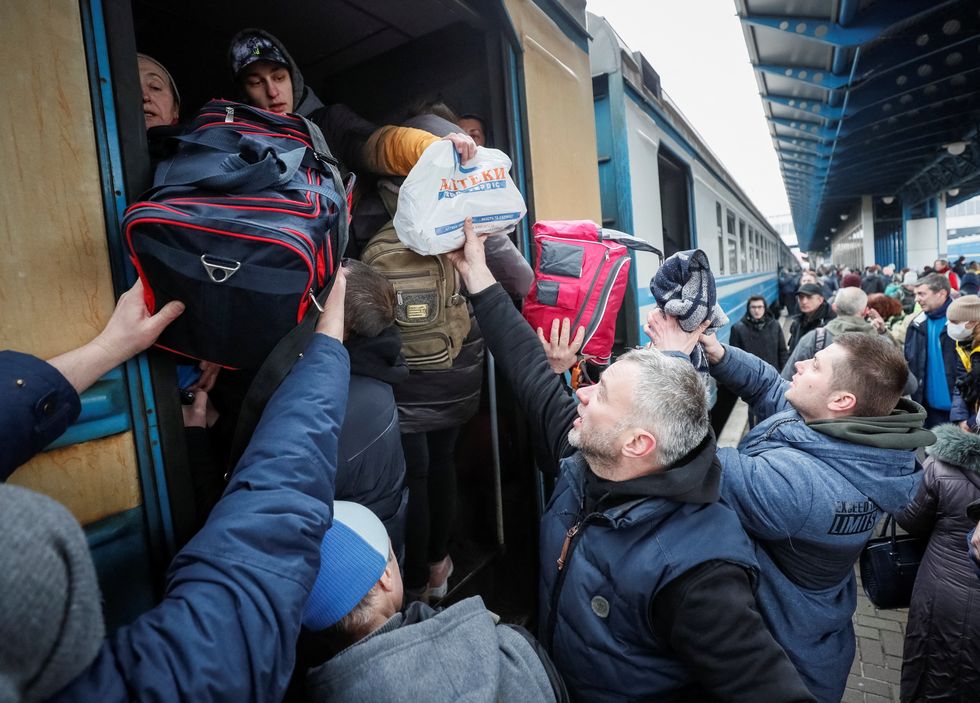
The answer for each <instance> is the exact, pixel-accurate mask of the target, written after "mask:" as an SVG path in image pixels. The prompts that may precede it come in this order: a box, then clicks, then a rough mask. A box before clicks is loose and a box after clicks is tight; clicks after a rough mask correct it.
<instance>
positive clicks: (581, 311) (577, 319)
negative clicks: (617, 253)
mask: <svg viewBox="0 0 980 703" xmlns="http://www.w3.org/2000/svg"><path fill="white" fill-rule="evenodd" d="M607 261H609V248H608V247H607V248H606V249H605V250H604V251H603V254H602V261H601V262H600V263H599V265H598V266H597V267H596V270H595V273H594V274H593V275H592V282H591V283H590V284H589V290H588V292H587V293H586V294H585V300H583V301H582V307H580V308H579V310H578V314H577V315H575V322H573V323H572V326H571V327H570V328H569V329H571V330H577V329H578V327H579V324H578V323H579V322H581V320H582V315H584V314H585V307H586V306H587V305H588V304H589V298H590V297H592V291H594V290H595V286H596V283H598V282H599V276H600V275H601V274H602V269H603V267H604V266H605V262H607Z"/></svg>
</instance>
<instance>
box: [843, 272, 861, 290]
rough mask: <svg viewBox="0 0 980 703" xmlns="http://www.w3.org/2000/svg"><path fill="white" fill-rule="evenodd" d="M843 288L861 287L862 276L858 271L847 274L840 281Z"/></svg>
mask: <svg viewBox="0 0 980 703" xmlns="http://www.w3.org/2000/svg"><path fill="white" fill-rule="evenodd" d="M840 287H841V288H860V287H861V276H860V274H857V273H848V274H845V275H844V277H843V278H842V279H841V282H840Z"/></svg>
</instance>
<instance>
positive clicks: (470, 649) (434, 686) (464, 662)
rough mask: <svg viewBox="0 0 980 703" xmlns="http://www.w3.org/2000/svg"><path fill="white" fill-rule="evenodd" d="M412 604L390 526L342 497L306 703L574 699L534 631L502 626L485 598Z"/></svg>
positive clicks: (322, 579)
mask: <svg viewBox="0 0 980 703" xmlns="http://www.w3.org/2000/svg"><path fill="white" fill-rule="evenodd" d="M403 604H404V587H403V586H402V579H401V573H400V571H399V569H398V563H397V562H396V560H395V554H394V551H393V550H392V548H391V542H390V541H389V539H388V535H387V533H386V532H385V527H384V525H383V524H381V522H380V521H379V520H378V518H377V517H376V516H375V515H374V514H373V513H372V512H371V511H369V510H368V509H366V508H365V507H363V506H361V505H358V504H356V503H348V502H344V501H337V502H336V503H334V522H333V526H332V527H331V528H330V529H329V530H328V531H327V534H326V536H325V537H324V538H323V544H322V546H321V549H320V573H319V575H318V576H317V579H316V583H315V584H314V585H313V589H312V591H311V593H310V599H309V601H307V604H306V610H305V612H304V613H303V624H304V626H305V629H304V631H303V634H302V636H301V638H300V650H301V653H302V661H301V662H300V666H302V667H303V669H304V670H305V669H309V671H308V673H306V677H305V686H304V688H305V689H306V690H305V694H306V695H305V698H306V700H310V701H312V703H320V702H321V701H335V700H337V701H363V702H364V703H387V702H389V701H390V702H392V703H394V702H395V701H405V700H414V701H425V702H426V703H455V701H459V700H461V699H465V700H467V701H472V703H495V702H496V701H508V702H511V701H513V702H514V703H549V702H560V701H567V700H568V695H567V692H566V691H565V687H564V685H563V684H562V681H561V677H559V676H558V673H557V671H555V668H554V665H553V664H552V663H551V661H550V660H549V659H548V656H547V655H546V654H545V653H544V652H543V651H542V649H541V647H540V645H538V643H537V642H536V641H535V640H534V638H533V637H532V636H531V634H530V633H529V632H527V631H526V630H524V629H523V628H520V627H517V626H513V625H506V624H504V623H501V622H500V619H499V618H498V617H497V616H496V615H495V614H494V613H492V612H490V611H489V610H487V608H486V606H485V605H484V604H483V601H482V600H481V599H480V597H479V596H474V597H472V598H467V599H465V600H463V601H460V602H459V603H456V604H454V605H452V606H450V607H448V608H445V609H444V610H434V609H433V608H430V607H429V606H428V605H426V604H425V603H421V602H418V601H416V602H413V603H411V604H409V606H408V607H407V608H405V611H404V612H401V610H402V606H403ZM299 673H301V674H302V673H304V672H303V670H301V671H300V672H299Z"/></svg>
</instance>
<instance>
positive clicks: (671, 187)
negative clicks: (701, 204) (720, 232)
mask: <svg viewBox="0 0 980 703" xmlns="http://www.w3.org/2000/svg"><path fill="white" fill-rule="evenodd" d="M657 167H658V170H659V180H660V211H661V222H662V226H663V237H664V256H671V255H672V254H676V253H677V252H679V251H684V250H686V249H690V248H691V193H690V188H689V183H690V176H689V170H688V166H687V164H685V163H684V162H683V161H681V160H680V159H678V158H677V157H675V156H674V155H673V154H672V153H670V152H669V151H668V150H666V149H664V148H663V144H661V147H660V152H659V154H658V155H657Z"/></svg>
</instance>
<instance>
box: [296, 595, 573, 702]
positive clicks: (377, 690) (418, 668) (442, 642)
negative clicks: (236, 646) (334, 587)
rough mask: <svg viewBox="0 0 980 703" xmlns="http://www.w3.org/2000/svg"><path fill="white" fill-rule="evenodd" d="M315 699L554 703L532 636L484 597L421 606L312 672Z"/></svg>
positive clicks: (413, 607)
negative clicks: (502, 620) (501, 620)
mask: <svg viewBox="0 0 980 703" xmlns="http://www.w3.org/2000/svg"><path fill="white" fill-rule="evenodd" d="M307 685H308V686H307V687H308V689H309V692H310V699H311V700H313V701H357V702H358V703H386V702H388V701H426V703H440V702H442V701H444V702H445V703H451V702H452V703H456V702H457V701H467V702H469V703H479V702H484V701H485V702H486V703H493V702H495V701H508V703H523V702H527V703H531V701H554V700H556V698H555V693H554V690H553V688H552V686H551V683H550V681H549V678H548V673H547V672H546V670H545V666H544V664H543V663H542V660H541V658H540V657H539V656H538V654H537V653H536V652H535V649H534V647H533V646H532V645H531V643H530V642H529V641H528V639H527V638H526V637H525V636H524V635H522V634H520V633H519V632H518V631H517V630H515V629H514V628H511V627H509V626H506V625H500V624H498V623H497V618H496V616H495V615H494V614H493V613H491V612H490V611H489V610H487V609H486V606H484V604H483V600H482V599H481V598H479V597H478V596H477V597H473V598H467V599H466V600H464V601H461V602H459V603H457V604H455V605H453V606H451V607H449V608H446V609H445V610H443V611H440V612H436V611H435V610H433V609H432V608H429V607H428V606H425V605H423V604H421V603H419V604H413V605H412V606H410V607H409V609H408V610H407V611H406V612H405V613H404V614H402V613H398V614H396V615H394V616H393V617H392V618H391V619H390V620H388V622H387V623H385V625H384V626H383V627H381V628H380V629H379V630H377V631H375V632H374V633H372V634H371V635H370V636H368V637H366V638H365V639H363V640H361V641H360V642H358V643H357V644H355V645H353V646H351V647H348V648H347V649H345V650H344V651H343V652H341V653H340V654H338V655H337V656H335V657H333V658H332V659H331V660H330V661H328V662H326V663H325V664H323V665H321V666H319V667H317V668H316V669H313V670H311V671H310V673H309V676H308V678H307Z"/></svg>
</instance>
